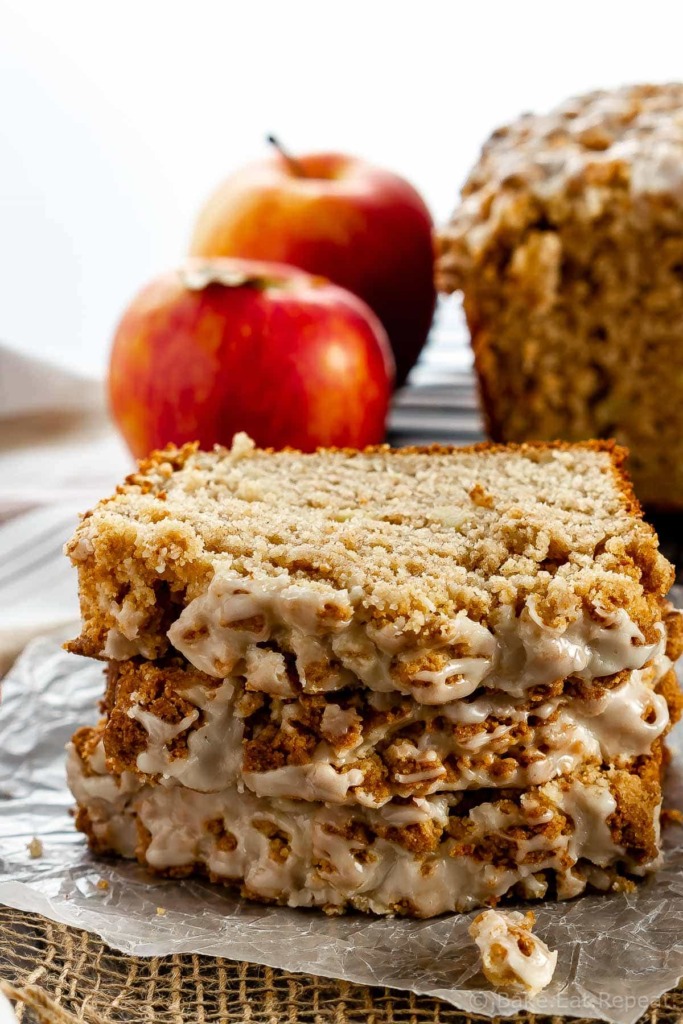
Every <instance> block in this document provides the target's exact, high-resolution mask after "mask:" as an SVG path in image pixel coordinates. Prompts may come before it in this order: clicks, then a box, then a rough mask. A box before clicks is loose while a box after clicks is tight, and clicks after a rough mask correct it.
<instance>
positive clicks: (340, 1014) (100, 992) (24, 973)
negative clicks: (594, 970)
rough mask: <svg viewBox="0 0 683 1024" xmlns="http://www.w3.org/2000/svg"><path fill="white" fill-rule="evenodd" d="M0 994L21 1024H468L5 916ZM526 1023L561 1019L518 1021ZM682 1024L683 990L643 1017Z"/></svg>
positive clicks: (6, 912)
mask: <svg viewBox="0 0 683 1024" xmlns="http://www.w3.org/2000/svg"><path fill="white" fill-rule="evenodd" d="M0 979H2V981H0V987H2V990H3V991H4V993H5V995H7V996H8V997H9V998H10V999H12V1000H16V1010H17V1016H18V1019H19V1020H20V1021H21V1022H22V1024H73V1022H74V1021H83V1022H85V1024H110V1022H113V1021H125V1022H127V1024H152V1022H153V1024H210V1022H230V1024H232V1022H245V1024H246V1022H249V1024H469V1022H471V1021H474V1020H477V1021H478V1020H482V1019H483V1018H481V1017H473V1016H466V1015H465V1014H463V1013H461V1012H459V1011H458V1010H455V1009H453V1007H451V1006H449V1005H448V1004H447V1003H442V1002H440V1001H439V1000H438V999H431V998H429V997H424V996H416V995H414V994H413V993H406V992H397V991H394V990H390V989H382V988H367V987H366V986H364V985H352V984H349V983H348V982H344V981H330V980H327V979H325V978H314V977H311V976H310V975H303V974H302V975H299V974H296V975H295V974H287V973H286V972H285V971H279V970H273V969H271V968H269V967H258V966H256V965H254V964H247V963H233V962H232V961H230V960H222V959H217V958H215V957H207V956H197V955H186V956H178V955H175V956H168V957H154V958H152V959H141V958H137V957H129V956H125V955H124V954H122V953H117V952H115V951H114V950H113V949H110V948H109V947H108V946H106V945H105V944H104V943H103V942H101V941H100V939H98V938H96V937H95V936H94V935H90V934H89V933H88V932H84V931H77V930H76V929H74V928H66V927H65V926H63V925H59V924H54V923H53V922H52V921H48V920H46V919H45V918H43V917H39V916H37V915H35V914H26V913H24V912H22V911H18V910H10V909H8V908H6V907H0ZM514 1019H515V1021H519V1022H521V1024H550V1022H552V1024H558V1022H559V1021H561V1019H562V1018H559V1017H555V1018H551V1017H540V1016H535V1015H533V1014H520V1015H518V1016H517V1017H516V1018H514ZM644 1021H647V1022H648V1024H681V1022H683V988H679V989H678V990H677V991H676V992H671V993H669V994H668V995H666V996H663V997H662V999H660V1000H659V1001H658V1002H657V1003H656V1004H655V1005H654V1006H652V1007H651V1009H650V1010H649V1011H648V1012H647V1013H646V1014H644V1016H643V1017H641V1022H644Z"/></svg>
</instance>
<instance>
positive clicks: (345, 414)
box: [109, 260, 394, 458]
mask: <svg viewBox="0 0 683 1024" xmlns="http://www.w3.org/2000/svg"><path fill="white" fill-rule="evenodd" d="M207 265H208V266H209V268H212V271H213V272H215V273H213V275H212V273H211V272H210V273H209V274H208V278H209V279H208V280H207V281H206V283H205V284H204V285H203V286H201V287H192V286H188V282H189V281H190V280H191V277H192V276H194V277H196V275H197V273H198V272H199V273H201V272H202V271H205V270H206V267H207ZM206 276H207V275H206V274H205V277H206ZM221 276H224V277H225V279H226V280H230V281H231V282H232V283H230V284H225V283H221V281H220V280H219V279H214V278H220V277H221ZM393 372H394V368H393V360H392V355H391V349H390V346H389V343H388V340H387V338H386V334H385V332H384V330H383V328H382V326H381V324H380V323H379V321H378V320H377V318H376V317H375V316H374V314H373V313H372V312H371V310H370V309H369V308H368V307H367V306H366V305H365V304H364V303H363V302H362V301H361V300H360V299H358V298H357V297H356V296H355V295H352V294H350V293H349V292H347V291H345V290H344V289H342V288H339V287H338V286H336V285H333V284H331V283H330V282H328V281H324V280H322V279H321V278H313V277H311V276H310V275H308V274H305V273H303V272H301V271H299V270H296V269H294V268H292V267H288V266H278V265H277V264H272V263H263V262H252V261H246V260H211V261H206V260H189V261H188V264H187V265H186V267H185V268H183V269H181V270H180V271H179V270H175V271H171V272H169V273H167V274H165V275H163V276H162V277H160V278H158V279H157V280H155V281H153V282H152V283H151V284H149V285H148V286H147V287H146V288H144V289H143V290H142V291H141V292H140V293H139V295H138V296H137V297H136V298H135V299H134V300H133V302H132V303H131V305H130V306H129V308H128V310H127V311H126V312H125V314H124V316H123V318H122V320H121V322H120V324H119V326H118V329H117V331H116V334H115V337H114V343H113V347H112V353H111V360H110V372H109V401H110V407H111V411H112V414H113V417H114V419H115V421H116V423H117V424H118V426H119V429H120V430H121V433H122V434H123V436H124V438H125V440H126V442H127V444H128V446H129V448H130V450H131V452H132V453H133V455H134V456H135V457H136V458H142V457H144V456H145V455H147V454H148V453H149V452H150V451H151V450H152V449H154V448H162V447H164V445H166V444H168V443H174V444H178V445H179V444H183V443H184V442H186V441H199V443H200V445H201V447H202V448H211V447H212V446H213V445H214V444H224V445H229V444H230V443H231V441H232V438H233V436H234V434H235V433H237V432H238V431H246V432H247V433H248V434H249V435H250V436H251V437H252V438H253V439H254V441H256V443H257V444H258V445H259V446H261V447H272V448H283V447H286V446H291V447H294V448H299V449H301V450H302V451H313V450H315V448H317V447H320V446H335V447H358V448H362V447H364V446H366V445H369V444H377V443H379V442H381V441H382V440H383V439H384V434H385V423H386V417H387V413H388V409H389V402H390V398H391V391H392V383H393Z"/></svg>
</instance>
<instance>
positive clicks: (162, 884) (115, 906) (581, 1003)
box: [0, 639, 683, 1024]
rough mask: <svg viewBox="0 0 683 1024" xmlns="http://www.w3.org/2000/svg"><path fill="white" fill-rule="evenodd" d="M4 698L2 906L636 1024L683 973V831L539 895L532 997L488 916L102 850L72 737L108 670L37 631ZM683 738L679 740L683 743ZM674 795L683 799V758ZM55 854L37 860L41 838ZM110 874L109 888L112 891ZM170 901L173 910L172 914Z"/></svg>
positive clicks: (488, 1009)
mask: <svg viewBox="0 0 683 1024" xmlns="http://www.w3.org/2000/svg"><path fill="white" fill-rule="evenodd" d="M3 690H4V693H3V703H2V707H0V903H4V904H6V905H7V906H11V907H15V908H17V909H20V910H28V911H35V912H36V913H40V914H43V915H44V916H45V917H48V918H52V919H53V920H55V921H60V922H63V923H65V924H69V925H73V926H75V927H78V928H85V929H87V930H88V931H91V932H95V933H96V934H97V935H100V936H101V937H102V938H103V939H104V940H105V941H106V942H108V943H109V944H110V945H111V946H114V947H115V948H116V949H119V950H122V951H123V952H125V953H130V954H135V955H137V956H163V955H165V954H168V953H206V954H211V955H215V956H224V957H230V958H231V959H234V960H238V959H239V960H250V961H251V962H253V963H260V964H267V965H269V966H271V967H281V968H284V969H286V970H289V971H303V972H307V973H311V974H318V975H325V976H329V977H335V978H343V979H346V980H348V981H354V982H362V983H365V984H372V985H390V986H393V987H395V988H402V989H412V990H413V991H414V992H416V993H423V994H424V993H426V994H429V995H433V996H439V997H440V998H441V999H445V1000H448V1001H449V1002H450V1003H452V1004H453V1005H454V1006H457V1007H459V1008H461V1009H462V1010H465V1011H471V1012H476V1013H479V1014H484V1015H490V1016H493V1015H501V1016H509V1015H510V1014H512V1013H514V1012H515V1011H517V1010H520V1009H529V1010H534V1011H536V1012H537V1013H546V1014H566V1015H569V1016H583V1017H594V1018H598V1019H602V1020H606V1021H614V1022H616V1024H632V1022H634V1021H636V1020H637V1018H638V1017H639V1016H640V1014H641V1013H642V1012H644V1010H646V1009H647V1007H648V1005H649V1004H650V1003H651V1002H652V1001H653V1000H654V999H656V998H657V997H658V996H660V995H661V994H662V993H663V992H665V991H666V990H667V989H670V988H672V987H674V986H675V984H676V982H677V981H678V979H679V977H680V976H681V975H683V829H681V828H680V827H677V826H676V827H671V828H669V829H667V832H666V843H665V846H666V861H665V865H664V867H663V869H662V870H661V871H660V872H659V873H658V874H657V875H656V876H655V877H654V878H651V879H649V880H648V881H646V882H645V883H644V884H643V885H641V886H640V887H639V888H638V890H637V892H635V893H632V894H628V895H626V894H621V895H594V896H583V897H580V898H579V899H576V900H573V901H571V902H568V903H549V904H541V905H538V906H535V907H534V909H535V911H536V915H537V919H538V923H537V928H536V931H537V933H538V934H539V935H540V936H541V938H543V939H544V940H545V941H546V942H547V943H548V944H549V946H550V947H551V948H552V949H557V950H559V958H558V965H557V970H556V972H555V978H554V980H553V982H552V984H551V986H550V987H549V988H548V989H546V990H545V991H544V992H542V993H540V994H539V995H538V996H536V997H535V998H533V999H524V998H510V997H506V996H504V995H502V994H501V993H498V992H494V991H492V989H491V987H490V985H489V984H488V983H487V982H486V980H485V978H484V977H483V975H482V974H481V973H480V971H479V966H478V954H477V950H476V947H475V946H474V943H473V942H472V941H471V939H470V938H469V936H468V934H467V928H468V925H469V923H470V920H471V918H472V917H473V914H469V915H460V914H453V915H449V916H445V917H441V918H437V919H435V920H430V921H411V920H406V919H393V920H392V919H386V918H373V917H368V916H364V915H360V914H357V915H349V916H347V917H341V918H328V917H326V916H325V915H324V914H322V913H320V912H318V911H307V910H288V909H286V908H280V907H263V906H260V905H257V904H249V903H246V902H241V901H240V900H239V899H237V898H236V897H234V896H232V895H230V894H229V893H228V892H227V891H225V890H223V889H221V888H219V887H213V886H211V885H209V884H208V883H202V882H193V881H180V882H176V881H166V880H158V879H154V878H151V877H150V876H148V875H147V874H146V873H145V871H144V870H143V869H142V868H141V867H139V866H138V865H136V864H131V863H124V862H118V863H117V862H113V861H107V860H97V859H96V858H94V857H93V856H91V855H90V854H89V853H88V852H87V850H86V846H85V840H84V838H83V836H81V835H80V834H79V833H77V832H76V831H75V829H74V827H73V820H72V818H71V817H70V815H69V808H70V806H71V803H72V801H71V797H70V794H69V792H68V790H67V787H66V783H65V779H64V745H65V744H66V742H67V741H68V739H69V737H70V736H71V734H72V733H73V731H74V730H75V729H76V728H77V727H78V726H79V725H85V724H92V723H94V722H95V721H96V720H97V718H98V713H97V711H96V704H97V701H98V699H99V697H100V696H101V694H102V691H103V679H102V666H101V665H98V664H96V663H93V662H89V661H86V660H84V659H80V658H76V657H74V656H72V655H68V654H65V653H64V652H63V651H61V650H60V648H59V647H58V646H57V644H56V643H55V642H54V641H53V640H46V639H42V640H36V641H34V642H33V643H32V644H31V645H30V646H29V647H28V648H27V649H26V651H25V653H24V654H23V655H22V657H21V658H20V660H19V662H18V663H17V664H16V665H15V667H14V669H13V670H12V672H11V673H10V675H9V676H8V677H7V678H6V679H5V681H4V683H3ZM679 745H680V744H679ZM667 804H668V805H669V806H676V807H683V753H680V754H678V755H677V756H676V758H675V759H674V762H673V765H672V770H671V774H670V781H669V789H668V793H667ZM34 836H35V837H37V838H38V839H40V841H41V842H42V844H43V854H42V856H41V857H39V858H37V859H32V858H31V856H30V853H29V851H28V849H27V845H28V843H29V842H30V840H31V839H32V838H33V837H34ZM101 880H105V881H106V882H107V883H108V887H107V888H103V887H98V884H97V883H98V882H100V881H101ZM158 908H161V910H162V911H163V913H159V912H158Z"/></svg>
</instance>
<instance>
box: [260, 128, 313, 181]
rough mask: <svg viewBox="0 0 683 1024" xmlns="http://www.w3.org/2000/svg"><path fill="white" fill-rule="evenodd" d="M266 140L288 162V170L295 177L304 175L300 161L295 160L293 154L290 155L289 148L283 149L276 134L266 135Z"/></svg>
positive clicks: (303, 176)
mask: <svg viewBox="0 0 683 1024" xmlns="http://www.w3.org/2000/svg"><path fill="white" fill-rule="evenodd" d="M266 142H269V143H270V145H271V146H275V149H276V150H277V151H278V153H279V154H280V156H281V157H282V159H283V160H286V161H287V163H288V164H289V169H290V171H292V173H293V174H295V175H296V176H297V178H305V177H306V172H305V171H304V169H303V167H302V165H301V162H300V161H299V160H297V158H296V157H295V156H292V154H291V153H290V152H289V150H287V149H285V147H284V146H283V145H282V143H281V142H280V140H279V139H278V138H277V136H276V135H266Z"/></svg>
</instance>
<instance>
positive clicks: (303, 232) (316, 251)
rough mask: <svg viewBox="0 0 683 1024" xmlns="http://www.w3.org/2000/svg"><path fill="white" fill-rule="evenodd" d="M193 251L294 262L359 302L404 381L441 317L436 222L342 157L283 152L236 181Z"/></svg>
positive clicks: (396, 188)
mask: <svg viewBox="0 0 683 1024" xmlns="http://www.w3.org/2000/svg"><path fill="white" fill-rule="evenodd" d="M190 252H191V253H192V254H193V255H195V256H237V257H244V258H247V259H258V260H277V261H278V262H280V263H291V264H293V265H294V266H296V267H301V268H302V269H303V270H308V271H309V272H310V273H312V274H322V275H323V276H324V277H327V278H329V279H330V281H334V282H335V283H336V284H339V285H341V286H342V287H343V288H348V289H349V291H352V292H353V293H354V294H355V295H359V296H360V297H361V298H362V299H364V300H365V302H367V304H368V305H369V306H370V307H371V309H373V310H374V312H375V313H376V314H377V316H378V317H379V318H380V320H381V321H382V323H383V325H384V327H385V329H386V332H387V334H388V335H389V340H390V342H391V345H392V348H393V351H394V357H395V360H396V369H397V380H396V382H397V384H402V383H403V382H404V380H405V379H406V377H407V375H408V371H409V370H410V368H411V367H412V366H413V365H414V363H415V362H416V360H417V357H418V356H419V354H420V350H421V349H422V347H423V345H424V343H425V340H426V338H427V333H428V331H429V328H430V325H431V322H432V316H433V313H434V302H435V291H434V255H433V245H432V219H431V217H430V214H429V211H428V209H427V207H426V206H425V204H424V203H423V201H422V199H421V198H420V196H419V195H418V193H417V192H416V191H415V189H414V188H413V187H412V186H411V185H409V184H408V182H407V181H405V180H404V179H403V178H400V177H398V175H396V174H392V173H390V172H389V171H385V170H382V169H381V168H379V167H374V166H373V165H372V164H369V163H366V162H365V161H363V160H358V159H355V158H353V157H349V156H342V155H340V154H339V153H321V154H316V155H312V156H302V157H297V158H296V159H294V158H293V157H290V156H288V155H286V154H284V153H283V152H282V151H281V150H279V149H278V150H277V151H274V152H273V155H272V156H270V157H269V158H268V159H265V160H263V161H261V162H260V163H256V164H252V165H251V166H248V167H245V168H244V169H243V170H241V171H238V172H237V173H236V174H233V175H232V176H231V177H230V178H228V179H227V180H226V181H224V182H223V184H222V185H220V186H219V188H218V189H217V191H216V192H215V193H214V194H213V196H212V197H211V198H210V199H209V201H208V203H207V204H206V206H205V207H204V209H203V210H202V211H201V213H200V215H199V219H198V221H197V224H196V227H195V230H194V235H193V238H192V242H191V246H190Z"/></svg>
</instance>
